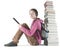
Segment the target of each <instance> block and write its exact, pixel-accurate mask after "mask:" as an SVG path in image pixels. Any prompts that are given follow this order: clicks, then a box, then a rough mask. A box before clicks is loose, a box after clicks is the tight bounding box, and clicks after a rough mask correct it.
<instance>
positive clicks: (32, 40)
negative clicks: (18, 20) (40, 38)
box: [24, 23, 39, 45]
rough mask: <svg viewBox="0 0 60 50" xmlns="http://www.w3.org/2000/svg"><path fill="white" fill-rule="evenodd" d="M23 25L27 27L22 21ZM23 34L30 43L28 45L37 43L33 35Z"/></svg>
mask: <svg viewBox="0 0 60 50" xmlns="http://www.w3.org/2000/svg"><path fill="white" fill-rule="evenodd" d="M24 26H25V28H27V29H29V27H28V25H27V24H25V23H24ZM25 36H26V38H27V40H28V42H29V43H30V45H39V44H38V42H37V40H36V38H35V37H34V36H31V37H29V36H27V35H26V34H25Z"/></svg>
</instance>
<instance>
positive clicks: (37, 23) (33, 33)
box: [5, 9, 43, 46]
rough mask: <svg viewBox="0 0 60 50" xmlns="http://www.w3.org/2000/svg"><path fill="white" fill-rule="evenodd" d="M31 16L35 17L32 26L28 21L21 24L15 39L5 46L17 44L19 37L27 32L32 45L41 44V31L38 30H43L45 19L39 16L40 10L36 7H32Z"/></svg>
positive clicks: (26, 34)
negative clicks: (42, 25) (29, 25)
mask: <svg viewBox="0 0 60 50" xmlns="http://www.w3.org/2000/svg"><path fill="white" fill-rule="evenodd" d="M29 15H30V17H31V18H32V19H33V22H32V25H31V28H29V27H28V25H27V24H26V23H23V24H20V25H19V30H18V31H17V33H16V34H15V36H14V37H13V40H12V41H11V42H10V43H8V44H5V46H17V44H18V42H19V39H20V38H21V36H22V35H23V33H24V34H25V36H26V38H27V40H28V42H29V43H30V45H40V44H41V35H40V34H41V32H38V31H37V30H39V31H41V23H42V22H43V20H41V19H40V18H38V11H37V10H36V9H30V11H29Z"/></svg>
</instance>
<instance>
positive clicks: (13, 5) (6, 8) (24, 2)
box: [0, 0, 60, 50]
mask: <svg viewBox="0 0 60 50" xmlns="http://www.w3.org/2000/svg"><path fill="white" fill-rule="evenodd" d="M45 1H46V0H0V49H7V50H8V48H6V47H4V44H5V43H8V42H10V41H11V40H12V38H13V36H14V35H15V33H16V32H17V30H18V24H17V23H16V22H15V21H14V20H13V19H12V18H13V17H15V18H16V19H17V20H18V21H19V22H20V23H21V24H22V23H27V24H28V25H29V27H30V26H31V22H32V19H31V18H30V16H29V10H30V9H31V8H36V9H37V10H38V12H39V16H38V17H39V18H41V19H44V3H45ZM52 1H53V3H54V9H55V12H56V23H57V31H58V38H59V45H60V2H59V0H52ZM20 45H21V46H20ZM24 45H25V46H24ZM28 46H29V44H28V42H27V39H26V37H25V36H24V35H23V36H22V38H21V39H20V42H19V46H18V47H14V48H13V49H15V50H17V49H19V50H20V49H35V48H36V49H44V48H46V49H49V48H50V47H48V48H47V47H44V46H38V47H31V46H29V47H28ZM51 48H53V49H54V48H57V47H51ZM9 49H10V50H11V49H12V48H9Z"/></svg>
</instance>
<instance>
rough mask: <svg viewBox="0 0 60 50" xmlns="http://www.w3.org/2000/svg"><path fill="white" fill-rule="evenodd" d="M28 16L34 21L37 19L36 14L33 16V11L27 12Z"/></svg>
mask: <svg viewBox="0 0 60 50" xmlns="http://www.w3.org/2000/svg"><path fill="white" fill-rule="evenodd" d="M29 15H30V17H31V18H32V19H36V18H37V16H36V14H35V12H34V11H33V10H30V11H29Z"/></svg>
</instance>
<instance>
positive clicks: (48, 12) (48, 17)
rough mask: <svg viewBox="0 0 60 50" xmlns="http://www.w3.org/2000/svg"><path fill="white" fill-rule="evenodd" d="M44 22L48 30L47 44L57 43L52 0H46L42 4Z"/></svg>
mask: <svg viewBox="0 0 60 50" xmlns="http://www.w3.org/2000/svg"><path fill="white" fill-rule="evenodd" d="M44 7H45V10H44V13H45V15H44V23H45V25H46V27H47V28H48V30H49V33H48V45H53V46H54V45H58V35H57V26H56V21H55V11H54V8H53V2H52V1H46V2H45V4H44Z"/></svg>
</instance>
